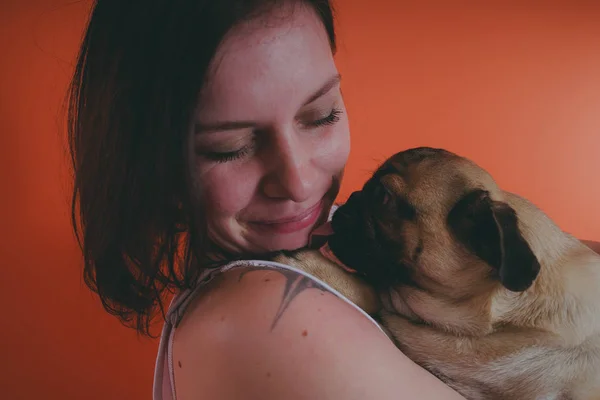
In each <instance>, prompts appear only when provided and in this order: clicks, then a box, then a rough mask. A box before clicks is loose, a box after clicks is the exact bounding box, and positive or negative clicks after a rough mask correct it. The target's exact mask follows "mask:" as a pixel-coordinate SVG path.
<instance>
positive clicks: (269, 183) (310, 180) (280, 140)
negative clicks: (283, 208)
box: [263, 133, 319, 203]
mask: <svg viewBox="0 0 600 400" xmlns="http://www.w3.org/2000/svg"><path fill="white" fill-rule="evenodd" d="M276 136H278V137H277V138H276V140H274V142H275V143H274V145H273V147H272V151H271V152H270V153H269V154H268V155H267V156H266V157H268V159H269V160H267V162H268V165H269V168H268V171H269V172H268V173H267V175H266V176H265V178H264V180H263V192H264V194H265V195H266V196H267V197H269V198H274V199H289V200H292V201H294V202H297V203H302V202H304V201H307V200H310V198H311V197H313V196H314V194H315V190H316V189H317V186H318V184H319V183H318V178H319V171H318V169H317V168H316V166H314V165H313V151H312V150H313V149H312V148H311V147H310V144H307V143H305V142H306V140H304V141H303V140H302V138H299V137H298V135H296V134H294V133H293V134H289V135H276Z"/></svg>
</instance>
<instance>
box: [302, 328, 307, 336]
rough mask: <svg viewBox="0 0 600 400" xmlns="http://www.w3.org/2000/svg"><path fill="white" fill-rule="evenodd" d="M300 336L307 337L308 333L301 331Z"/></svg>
mask: <svg viewBox="0 0 600 400" xmlns="http://www.w3.org/2000/svg"><path fill="white" fill-rule="evenodd" d="M302 336H304V337H306V336H308V331H307V330H306V329H305V330H303V331H302Z"/></svg>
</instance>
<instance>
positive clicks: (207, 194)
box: [195, 163, 260, 219]
mask: <svg viewBox="0 0 600 400" xmlns="http://www.w3.org/2000/svg"><path fill="white" fill-rule="evenodd" d="M259 175H260V174H258V173H257V172H256V168H254V167H253V166H252V165H251V164H250V163H248V164H246V165H240V166H239V167H234V166H233V165H228V164H219V165H215V166H213V167H212V168H211V169H209V170H206V171H201V172H199V174H198V178H197V180H196V185H195V187H196V191H197V193H198V197H199V198H200V200H201V203H202V204H203V206H204V208H205V211H206V215H207V218H209V219H221V218H228V217H235V216H236V215H237V214H238V213H239V212H240V211H241V210H243V209H244V208H245V207H247V206H248V204H249V203H250V202H251V201H252V198H253V196H254V193H255V192H256V187H257V186H258V182H259V178H258V177H259Z"/></svg>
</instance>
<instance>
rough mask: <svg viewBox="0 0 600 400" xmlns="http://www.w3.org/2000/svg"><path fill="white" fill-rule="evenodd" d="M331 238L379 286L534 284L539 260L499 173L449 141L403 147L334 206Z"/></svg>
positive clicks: (439, 289)
mask: <svg viewBox="0 0 600 400" xmlns="http://www.w3.org/2000/svg"><path fill="white" fill-rule="evenodd" d="M332 227H333V230H334V234H333V236H332V237H331V238H330V240H329V246H330V248H331V250H332V251H333V252H334V254H335V255H336V256H337V257H338V258H339V259H340V260H341V261H342V262H344V263H345V264H346V265H348V266H350V267H351V268H353V269H355V270H356V271H357V272H358V273H359V274H361V275H363V276H364V277H365V279H366V280H367V281H369V282H370V283H371V284H372V285H374V286H375V287H376V288H378V289H385V288H389V287H395V286H398V285H405V286H411V287H414V288H416V289H419V290H422V291H426V292H433V293H441V294H444V295H447V296H448V297H449V298H458V297H461V296H469V295H473V294H475V292H478V291H489V290H492V288H493V287H497V286H498V285H503V286H504V287H506V288H507V289H509V290H511V291H523V290H526V289H527V288H528V287H529V286H530V285H531V284H532V282H533V281H534V280H535V278H536V277H537V274H538V272H539V268H540V266H539V263H538V260H537V259H536V257H535V256H534V254H533V253H532V251H531V249H530V247H529V245H528V244H527V242H526V241H525V239H524V238H523V236H522V235H521V232H520V230H519V226H518V219H517V216H516V213H515V211H514V210H513V209H512V208H510V207H509V206H508V204H506V203H504V202H503V192H502V191H501V190H500V189H499V188H498V187H497V185H496V183H495V182H494V180H493V179H492V177H491V176H490V175H489V174H488V173H486V172H485V171H484V170H483V169H481V168H479V167H478V166H477V165H475V164H474V163H472V162H470V161H469V160H467V159H465V158H462V157H459V156H457V155H455V154H453V153H450V152H447V151H445V150H441V149H432V148H417V149H411V150H407V151H403V152H400V153H397V154H395V155H394V156H392V157H391V158H389V159H388V160H387V161H386V162H384V163H383V164H382V165H381V166H380V167H379V168H378V169H377V171H376V172H375V173H374V174H373V176H372V177H371V179H369V180H368V181H367V182H366V184H365V185H364V187H363V189H362V190H360V191H357V192H355V193H353V194H352V195H351V196H350V198H349V199H348V201H347V202H346V203H345V204H344V205H342V206H341V207H340V208H339V209H338V210H337V211H336V213H335V214H334V216H333V219H332Z"/></svg>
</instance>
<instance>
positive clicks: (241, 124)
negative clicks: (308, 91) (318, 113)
mask: <svg viewBox="0 0 600 400" xmlns="http://www.w3.org/2000/svg"><path fill="white" fill-rule="evenodd" d="M341 79H342V77H341V75H340V74H336V75H335V76H333V77H331V78H329V79H328V80H327V82H325V84H323V86H321V88H319V90H317V91H316V92H314V93H313V94H312V95H310V96H309V97H308V99H307V100H306V101H305V102H304V103H303V104H302V107H305V106H307V105H308V104H310V103H312V102H314V101H315V100H317V99H319V98H320V97H322V96H324V95H326V94H327V93H329V92H330V91H331V89H333V88H334V87H335V86H337V85H338V84H339V83H340V81H341ZM255 126H256V122H253V121H224V122H216V123H213V124H202V123H200V122H196V124H195V125H194V133H203V132H218V131H230V130H237V129H247V128H253V127H255Z"/></svg>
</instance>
